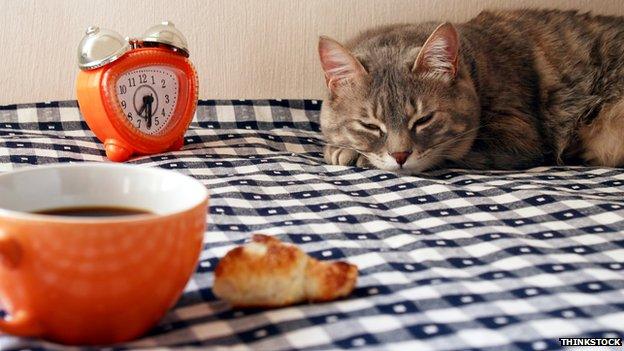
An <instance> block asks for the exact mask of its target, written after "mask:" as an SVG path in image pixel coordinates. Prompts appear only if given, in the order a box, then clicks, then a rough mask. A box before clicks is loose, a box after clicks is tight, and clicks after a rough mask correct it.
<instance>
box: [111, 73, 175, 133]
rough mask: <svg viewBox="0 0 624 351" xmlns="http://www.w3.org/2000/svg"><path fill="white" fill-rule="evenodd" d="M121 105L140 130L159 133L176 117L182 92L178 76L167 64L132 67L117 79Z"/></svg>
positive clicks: (135, 126) (128, 117) (131, 122)
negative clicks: (133, 68) (132, 68)
mask: <svg viewBox="0 0 624 351" xmlns="http://www.w3.org/2000/svg"><path fill="white" fill-rule="evenodd" d="M115 85H116V89H117V90H116V93H117V100H118V101H119V105H120V107H121V109H122V110H123V112H124V114H125V118H126V119H127V120H128V122H130V124H131V125H132V126H133V127H134V128H136V129H138V130H139V131H140V132H142V133H144V134H149V135H157V134H160V133H162V132H163V131H164V130H166V128H167V126H168V125H169V124H170V122H171V121H172V118H173V112H174V111H175V107H176V104H177V102H178V95H179V92H180V90H179V82H178V76H177V75H176V74H175V73H174V71H173V69H171V68H169V67H166V66H146V67H142V68H138V69H135V70H130V71H127V72H125V73H124V74H122V75H121V76H120V77H119V79H117V83H116V84H115Z"/></svg>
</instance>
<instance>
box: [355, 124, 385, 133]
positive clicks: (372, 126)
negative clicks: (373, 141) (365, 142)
mask: <svg viewBox="0 0 624 351" xmlns="http://www.w3.org/2000/svg"><path fill="white" fill-rule="evenodd" d="M359 123H360V125H361V126H362V127H364V129H366V130H368V131H370V132H373V133H377V134H381V133H382V130H381V127H380V126H379V125H377V124H373V123H366V122H362V121H360V122H359Z"/></svg>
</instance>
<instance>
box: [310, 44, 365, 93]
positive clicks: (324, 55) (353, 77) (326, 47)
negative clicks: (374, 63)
mask: <svg viewBox="0 0 624 351" xmlns="http://www.w3.org/2000/svg"><path fill="white" fill-rule="evenodd" d="M318 52H319V57H320V59H321V66H322V67H323V71H324V72H325V83H326V84H327V87H328V88H329V89H330V90H331V91H332V92H334V93H335V92H336V90H337V89H339V88H340V87H341V86H344V85H348V84H349V83H354V82H358V81H360V79H362V77H363V76H364V75H366V74H367V72H366V69H365V68H364V66H362V64H361V63H360V61H358V60H357V59H356V58H355V57H354V56H353V55H352V54H351V53H350V52H349V50H347V49H346V48H345V47H344V46H342V45H340V43H338V42H337V41H335V40H333V39H331V38H328V37H324V36H322V37H320V38H319V45H318Z"/></svg>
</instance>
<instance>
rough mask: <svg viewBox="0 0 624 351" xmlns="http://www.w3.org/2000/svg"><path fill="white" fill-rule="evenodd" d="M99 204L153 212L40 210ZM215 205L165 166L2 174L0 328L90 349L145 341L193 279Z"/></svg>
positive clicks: (83, 167) (101, 166) (103, 166)
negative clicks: (110, 213) (48, 212)
mask: <svg viewBox="0 0 624 351" xmlns="http://www.w3.org/2000/svg"><path fill="white" fill-rule="evenodd" d="M93 206H98V207H116V208H134V209H142V210H145V211H147V212H149V213H147V214H138V215H132V216H123V217H121V216H116V217H99V218H98V217H68V216H55V215H46V214H37V213H35V212H41V211H44V210H50V209H58V208H68V207H73V208H76V207H93ZM207 206H208V192H207V190H206V188H205V187H204V186H203V185H202V184H201V183H200V182H198V181H197V180H195V179H193V178H191V177H188V176H185V175H183V174H180V173H176V172H173V171H166V170H162V169H155V168H147V167H140V166H130V165H122V164H88V163H86V164H71V165H55V166H43V167H36V168H30V169H24V170H19V171H14V172H9V173H5V174H1V175H0V306H4V309H5V310H6V312H7V313H8V315H7V316H5V318H4V319H2V318H0V331H2V332H5V333H9V334H13V335H17V336H27V337H40V338H43V339H47V340H50V341H54V342H60V343H64V344H80V345H104V344H112V343H118V342H124V341H128V340H132V339H134V338H137V337H139V336H141V335H142V334H144V333H145V332H146V331H148V330H149V329H150V328H151V327H153V326H154V325H155V324H156V323H157V322H158V321H159V320H160V319H161V318H162V316H163V315H164V314H165V313H166V312H167V310H168V309H169V308H171V307H172V306H173V305H174V304H175V303H176V301H177V300H178V298H179V297H180V295H181V294H182V292H183V290H184V287H185V285H186V283H187V282H188V280H189V278H190V277H191V275H192V274H193V272H194V270H195V267H196V265H197V261H198V259H199V254H200V252H201V247H202V239H203V235H204V230H205V225H206V214H207Z"/></svg>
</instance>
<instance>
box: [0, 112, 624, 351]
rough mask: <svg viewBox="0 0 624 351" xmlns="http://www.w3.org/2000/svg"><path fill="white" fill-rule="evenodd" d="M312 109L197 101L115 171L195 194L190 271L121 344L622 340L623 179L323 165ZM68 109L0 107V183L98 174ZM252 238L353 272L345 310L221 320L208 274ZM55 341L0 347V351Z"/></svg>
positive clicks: (96, 150)
mask: <svg viewBox="0 0 624 351" xmlns="http://www.w3.org/2000/svg"><path fill="white" fill-rule="evenodd" d="M319 107H320V102H317V101H294V100H291V101H286V100H270V101H201V102H200V104H199V107H198V112H197V115H196V118H195V120H194V122H193V124H192V125H191V127H190V129H189V131H188V133H187V137H186V146H185V147H184V148H183V150H181V151H178V152H173V153H166V154H162V155H157V156H151V157H141V158H137V159H134V160H133V161H131V162H132V163H137V164H142V165H145V166H147V167H162V168H167V169H174V170H176V171H178V172H182V173H185V174H189V175H191V176H193V177H195V178H197V179H199V180H200V181H202V182H203V183H204V184H205V185H206V186H207V187H208V188H209V189H210V194H211V198H212V200H211V207H210V218H209V225H208V229H207V232H206V235H205V238H204V249H203V252H202V254H201V262H200V264H199V266H198V268H197V273H196V274H195V275H194V276H193V278H192V280H191V281H190V282H189V284H188V286H187V288H186V290H185V293H184V295H183V296H182V298H181V300H180V301H179V302H178V304H177V305H176V306H175V308H174V309H173V310H172V311H170V313H169V314H168V315H167V316H166V317H165V318H164V319H163V320H162V322H161V323H160V324H159V325H158V326H157V327H156V328H155V329H153V330H152V331H151V332H150V333H149V335H147V336H145V337H144V338H142V339H140V340H137V341H135V342H132V343H128V344H124V345H118V347H119V348H121V349H126V348H131V349H140V348H149V349H153V348H169V347H199V348H201V349H219V348H223V349H235V350H290V349H309V350H317V349H342V348H344V349H358V348H361V349H367V350H418V351H426V350H460V349H461V350H466V349H469V350H552V349H560V348H561V346H560V343H559V341H558V338H559V337H569V336H575V337H620V338H621V337H624V234H623V232H624V170H620V169H607V168H561V167H557V168H547V167H544V168H537V169H531V170H528V171H521V172H474V171H463V170H443V171H436V172H433V173H428V174H423V175H421V176H400V175H397V174H393V173H388V172H384V171H379V170H369V169H359V168H353V167H339V166H328V165H326V164H325V163H324V162H323V160H322V154H321V152H322V139H321V135H320V134H319V131H318V128H319V125H318V114H319ZM103 155H104V153H103V149H102V145H101V144H100V143H99V142H97V140H96V139H95V138H94V136H93V134H92V133H91V132H90V131H89V130H88V128H87V126H86V124H85V123H84V122H83V121H82V120H81V117H80V114H79V111H78V108H77V106H76V103H75V102H73V101H71V102H52V103H43V104H29V105H17V106H15V105H12V106H3V107H0V171H10V170H11V169H15V168H19V167H23V166H28V165H37V164H46V163H56V162H81V161H98V162H99V161H105V159H104V157H103ZM254 232H262V233H267V234H270V235H275V236H277V237H279V238H280V239H282V240H284V241H286V242H291V243H295V244H297V245H299V246H300V247H301V248H302V249H303V250H305V251H306V252H307V253H309V254H310V255H312V256H314V257H316V258H318V259H341V260H347V261H349V262H351V263H354V264H357V265H358V266H359V269H360V274H361V276H360V279H359V281H358V284H357V288H356V289H355V291H354V293H353V295H352V296H351V297H349V298H348V299H344V300H340V301H335V302H330V303H323V304H302V305H297V306H292V307H287V308H281V309H274V310H249V311H233V310H231V309H230V308H228V306H227V305H226V304H225V303H223V302H222V301H219V300H217V299H216V298H215V297H214V295H213V293H212V291H211V286H212V282H213V270H214V267H215V265H216V264H217V261H218V260H219V258H220V257H222V256H223V255H224V254H225V253H226V252H227V251H228V250H229V249H231V248H233V247H234V246H236V245H240V244H242V243H243V242H244V241H245V240H246V239H247V238H249V237H250V235H251V234H252V233H254ZM26 348H28V349H32V350H42V349H46V350H48V349H49V350H58V349H63V347H61V346H59V345H54V344H50V343H45V342H41V341H39V340H28V339H19V338H14V337H10V336H7V335H3V336H0V349H2V350H12V349H26Z"/></svg>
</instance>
